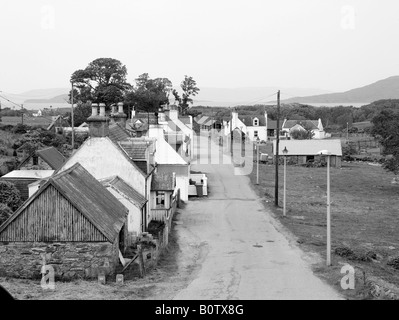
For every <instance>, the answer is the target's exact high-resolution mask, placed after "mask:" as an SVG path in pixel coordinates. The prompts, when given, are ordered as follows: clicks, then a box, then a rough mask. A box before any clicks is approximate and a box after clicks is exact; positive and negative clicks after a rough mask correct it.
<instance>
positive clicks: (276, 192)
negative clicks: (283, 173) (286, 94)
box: [274, 90, 280, 207]
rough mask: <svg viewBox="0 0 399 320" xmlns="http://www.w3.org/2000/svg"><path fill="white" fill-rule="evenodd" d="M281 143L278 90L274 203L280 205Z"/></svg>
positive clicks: (278, 95)
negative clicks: (279, 167) (279, 156)
mask: <svg viewBox="0 0 399 320" xmlns="http://www.w3.org/2000/svg"><path fill="white" fill-rule="evenodd" d="M279 143H280V90H279V91H278V92H277V135H276V164H275V165H276V170H275V171H276V172H275V173H276V176H275V184H274V205H275V206H276V207H278V148H279Z"/></svg>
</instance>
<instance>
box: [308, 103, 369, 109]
mask: <svg viewBox="0 0 399 320" xmlns="http://www.w3.org/2000/svg"><path fill="white" fill-rule="evenodd" d="M301 104H307V105H310V106H314V107H338V106H344V107H350V106H352V107H355V108H360V107H361V106H365V105H367V104H370V102H351V103H348V102H342V103H308V102H301Z"/></svg>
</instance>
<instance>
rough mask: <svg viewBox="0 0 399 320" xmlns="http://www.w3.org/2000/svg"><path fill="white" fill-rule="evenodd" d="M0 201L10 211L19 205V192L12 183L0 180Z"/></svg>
mask: <svg viewBox="0 0 399 320" xmlns="http://www.w3.org/2000/svg"><path fill="white" fill-rule="evenodd" d="M0 203H3V204H5V205H7V206H8V207H9V208H10V209H11V210H12V211H15V210H17V209H18V207H19V206H20V205H21V203H22V200H21V194H20V192H19V190H18V189H17V187H16V186H15V185H14V184H13V183H11V182H8V181H0Z"/></svg>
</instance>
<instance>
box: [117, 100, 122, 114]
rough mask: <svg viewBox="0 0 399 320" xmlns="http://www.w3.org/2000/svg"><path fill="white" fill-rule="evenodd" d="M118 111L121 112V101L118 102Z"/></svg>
mask: <svg viewBox="0 0 399 320" xmlns="http://www.w3.org/2000/svg"><path fill="white" fill-rule="evenodd" d="M118 113H123V102H118Z"/></svg>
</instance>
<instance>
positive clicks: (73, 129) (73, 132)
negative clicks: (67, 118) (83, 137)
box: [71, 80, 75, 150]
mask: <svg viewBox="0 0 399 320" xmlns="http://www.w3.org/2000/svg"><path fill="white" fill-rule="evenodd" d="M71 86H72V91H71V108H72V109H71V125H72V150H73V149H75V123H74V119H73V82H72V80H71Z"/></svg>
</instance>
